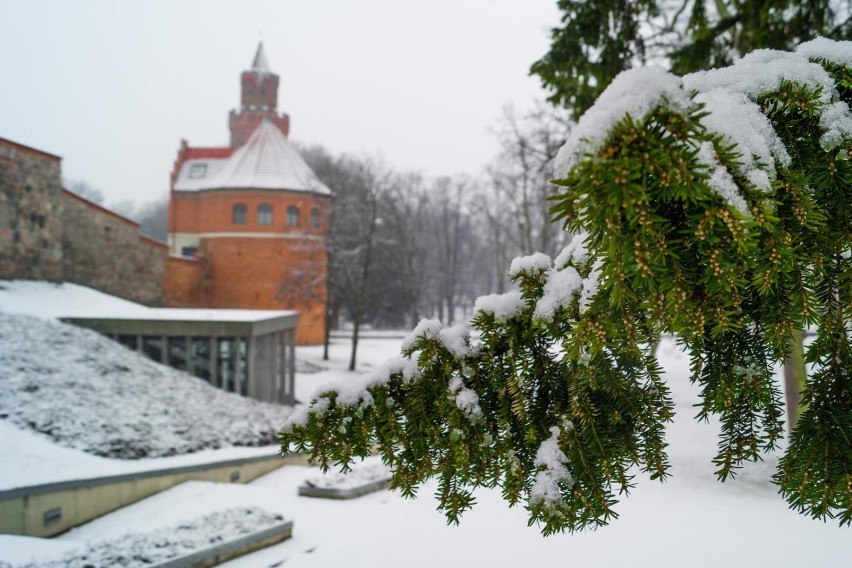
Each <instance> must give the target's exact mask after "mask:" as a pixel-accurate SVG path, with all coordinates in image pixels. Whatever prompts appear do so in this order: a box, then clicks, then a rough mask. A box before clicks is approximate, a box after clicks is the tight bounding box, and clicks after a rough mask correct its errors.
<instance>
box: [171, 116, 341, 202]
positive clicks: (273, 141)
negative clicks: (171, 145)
mask: <svg viewBox="0 0 852 568" xmlns="http://www.w3.org/2000/svg"><path fill="white" fill-rule="evenodd" d="M196 164H207V167H206V171H205V172H204V174H203V175H201V176H199V170H200V169H201V168H199V167H196V169H195V172H193V170H192V168H193V165H196ZM193 173H194V176H196V177H191V175H192V174H193ZM174 189H175V190H176V191H199V190H205V189H278V190H286V191H305V192H311V193H320V194H324V195H331V190H329V189H328V187H326V186H325V184H323V183H322V182H321V181H320V180H319V178H317V176H316V174H314V172H313V171H312V170H311V168H310V167H309V166H308V164H306V163H305V161H304V160H303V159H302V157H301V156H300V155H299V153H298V152H297V151H296V149H295V148H293V146H292V144H290V141H289V140H287V137H286V136H284V133H283V132H281V131H280V130H279V129H278V127H276V126H275V125H274V124H273V123H272V122H271V121H268V120H264V121H263V122H261V123H260V125H259V126H258V127H257V128H256V129H255V131H254V132H253V133H252V135H251V136H250V137H249V139H248V141H247V142H246V143H245V144H244V145H243V146H241V147H239V148H237V149H236V150H235V151H234V153H233V154H231V156H230V157H228V158H207V159H201V158H198V159H193V160H187V161H186V162H184V163H183V165H182V166H181V169H180V172H179V173H178V177H177V179H176V180H175V185H174Z"/></svg>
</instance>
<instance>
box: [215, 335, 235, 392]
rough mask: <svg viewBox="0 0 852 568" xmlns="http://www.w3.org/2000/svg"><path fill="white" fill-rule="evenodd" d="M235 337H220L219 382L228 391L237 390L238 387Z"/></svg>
mask: <svg viewBox="0 0 852 568" xmlns="http://www.w3.org/2000/svg"><path fill="white" fill-rule="evenodd" d="M235 343H236V342H235V341H234V339H233V338H229V337H227V338H226V337H223V338H221V339H219V360H218V365H217V368H218V370H219V377H218V379H219V380H218V381H217V384H218V385H219V386H220V387H222V388H223V389H225V390H226V391H228V392H235V388H236V383H235V379H236V358H237V357H236V352H235V350H236V346H235Z"/></svg>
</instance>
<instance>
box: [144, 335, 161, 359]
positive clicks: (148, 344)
mask: <svg viewBox="0 0 852 568" xmlns="http://www.w3.org/2000/svg"><path fill="white" fill-rule="evenodd" d="M164 343H165V338H164V337H160V336H151V335H146V336H144V337H143V338H142V352H143V353H145V355H147V356H148V357H150V358H151V359H153V360H154V361H157V362H162V361H163V348H164V347H165V345H164Z"/></svg>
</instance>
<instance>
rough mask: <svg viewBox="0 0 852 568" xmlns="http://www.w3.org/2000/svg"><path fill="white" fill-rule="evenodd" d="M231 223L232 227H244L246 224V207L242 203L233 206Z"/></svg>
mask: <svg viewBox="0 0 852 568" xmlns="http://www.w3.org/2000/svg"><path fill="white" fill-rule="evenodd" d="M232 217H233V219H232V221H233V222H234V225H245V224H246V206H245V205H244V204H243V203H237V204H236V205H234V209H233V211H232Z"/></svg>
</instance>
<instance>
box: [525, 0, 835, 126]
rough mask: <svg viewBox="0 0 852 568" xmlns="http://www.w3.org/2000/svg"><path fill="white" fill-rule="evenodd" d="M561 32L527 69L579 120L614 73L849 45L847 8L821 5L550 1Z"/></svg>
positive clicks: (825, 1)
mask: <svg viewBox="0 0 852 568" xmlns="http://www.w3.org/2000/svg"><path fill="white" fill-rule="evenodd" d="M557 4H558V6H559V9H560V11H561V12H562V26H561V27H558V28H554V29H553V30H552V31H551V45H550V50H549V51H548V52H547V53H546V54H545V55H544V56H543V57H542V58H541V59H539V60H538V61H536V62H535V63H533V65H532V67H531V68H530V74H532V75H537V76H538V77H539V78H540V79H541V82H542V85H543V86H544V87H546V88H547V89H549V90H550V91H551V92H552V94H551V96H550V97H549V99H548V100H549V101H550V102H551V103H553V104H555V105H557V106H563V107H566V108H568V109H570V110H571V111H572V113H573V114H574V118H579V116H580V115H582V114H583V112H585V111H586V109H588V108H589V107H590V106H592V103H594V101H595V100H596V99H597V97H598V95H600V94H601V93H602V92H603V90H604V89H605V88H606V87H607V85H609V83H610V81H612V79H613V78H614V77H615V76H616V75H617V74H618V73H620V72H621V71H623V70H625V69H629V68H631V67H633V66H634V65H637V64H644V63H646V62H647V61H648V60H651V61H654V62H659V63H664V62H665V61H668V62H669V63H670V65H671V68H672V71H674V72H675V73H677V74H685V73H691V72H694V71H697V70H699V69H710V68H718V67H724V66H726V65H730V64H731V62H732V61H733V59H734V58H735V57H738V56H742V55H744V54H746V53H749V52H750V51H753V50H755V49H761V48H771V49H782V50H785V49H791V48H792V47H794V46H796V45H798V44H800V43H802V42H805V41H807V40H810V39H813V38H815V37H817V36H824V37H829V38H832V39H850V38H852V18H850V5H849V3H848V2H840V3H837V2H830V1H829V0H679V1H678V2H673V3H672V2H669V3H663V2H660V1H659V0H636V1H625V0H588V1H584V0H558V2H557Z"/></svg>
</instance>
